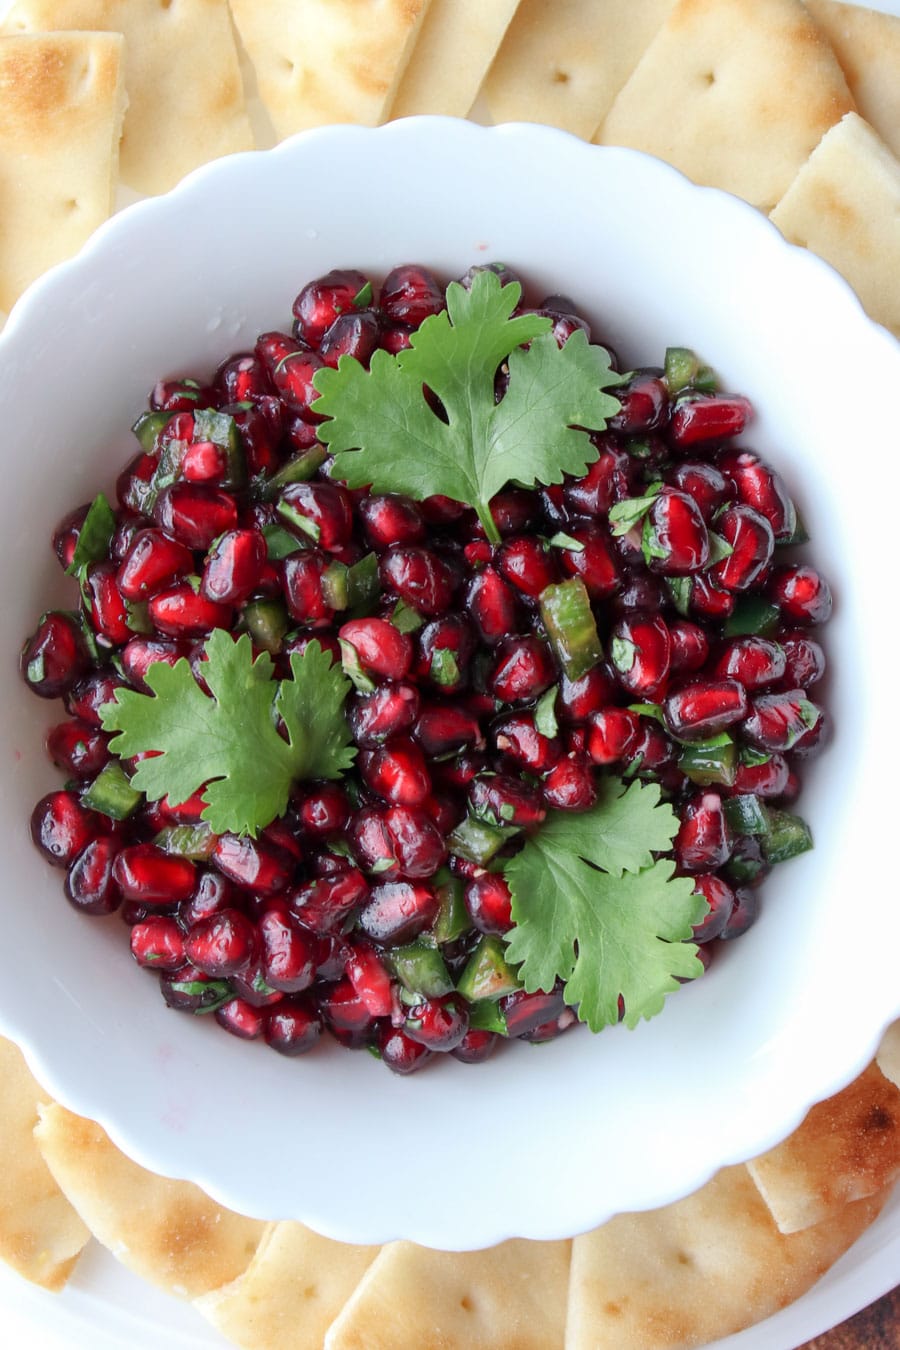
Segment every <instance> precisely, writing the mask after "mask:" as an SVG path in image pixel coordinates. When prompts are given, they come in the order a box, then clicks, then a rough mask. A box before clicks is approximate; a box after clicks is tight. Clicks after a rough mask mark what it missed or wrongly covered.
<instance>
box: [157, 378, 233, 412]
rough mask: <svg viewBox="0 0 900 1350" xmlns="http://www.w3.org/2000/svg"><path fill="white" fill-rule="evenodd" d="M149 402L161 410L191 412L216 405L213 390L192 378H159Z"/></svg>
mask: <svg viewBox="0 0 900 1350" xmlns="http://www.w3.org/2000/svg"><path fill="white" fill-rule="evenodd" d="M149 403H150V407H151V408H153V409H155V410H157V411H160V412H191V411H192V410H193V409H194V408H214V407H215V406H216V404H215V394H214V392H213V390H212V389H209V388H207V387H205V386H203V385H201V384H200V383H199V382H198V381H197V380H192V379H184V380H157V382H156V384H155V385H154V386H153V389H152V390H151V392H150V398H149Z"/></svg>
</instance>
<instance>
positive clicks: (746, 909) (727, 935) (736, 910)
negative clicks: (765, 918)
mask: <svg viewBox="0 0 900 1350" xmlns="http://www.w3.org/2000/svg"><path fill="white" fill-rule="evenodd" d="M759 903H760V902H759V892H758V891H755V890H753V888H752V887H750V886H740V887H739V888H738V889H737V890H736V891H735V893H734V905H733V907H732V910H731V913H730V914H729V916H728V920H727V922H726V924H725V927H724V928H723V929H722V932H721V933H720V934H719V937H720V938H721V940H722V941H723V942H730V941H731V939H732V938H736V937H740V936H741V935H742V934H743V933H746V931H747V929H748V928H750V927H752V925H753V924H754V923H756V920H757V919H758V918H759Z"/></svg>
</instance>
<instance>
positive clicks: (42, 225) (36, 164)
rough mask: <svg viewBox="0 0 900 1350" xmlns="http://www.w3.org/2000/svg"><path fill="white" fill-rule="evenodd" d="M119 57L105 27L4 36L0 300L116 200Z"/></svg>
mask: <svg viewBox="0 0 900 1350" xmlns="http://www.w3.org/2000/svg"><path fill="white" fill-rule="evenodd" d="M121 57H122V39H121V37H119V36H118V35H113V34H109V33H43V34H40V35H37V36H34V37H0V310H8V309H10V308H11V307H12V305H13V304H14V302H15V301H16V300H17V299H18V297H19V296H20V295H21V293H22V291H24V290H25V288H26V287H27V286H28V285H30V283H31V282H32V281H34V279H35V277H38V276H40V274H41V273H42V272H45V271H46V270H47V268H48V267H52V266H53V264H54V263H58V262H62V261H63V259H65V258H68V257H71V255H72V254H73V253H76V252H77V251H78V249H79V248H80V247H81V245H82V244H83V243H84V242H85V240H86V239H87V238H88V236H89V235H90V234H91V233H92V232H93V231H94V230H95V229H96V228H97V226H98V225H99V224H101V222H102V221H104V220H106V218H107V216H108V215H109V214H110V212H111V210H112V205H113V192H114V188H115V183H116V166H117V163H118V156H119V135H120V133H121V129H122V115H123V113H124V110H125V94H124V89H123V85H122V79H121Z"/></svg>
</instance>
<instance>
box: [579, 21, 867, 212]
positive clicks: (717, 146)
mask: <svg viewBox="0 0 900 1350" xmlns="http://www.w3.org/2000/svg"><path fill="white" fill-rule="evenodd" d="M852 108H853V99H852V97H851V95H850V91H849V89H848V88H847V83H846V81H845V79H844V76H843V74H842V73H841V68H840V66H839V65H838V63H837V59H836V58H835V55H834V53H833V52H832V50H831V48H830V46H829V45H828V43H827V41H826V40H825V38H824V37H823V36H822V33H821V31H820V29H819V28H818V26H817V25H816V24H815V23H814V22H813V19H812V18H811V16H810V15H809V14H808V12H807V11H806V10H805V9H804V8H803V5H802V4H801V3H800V0H676V4H675V7H674V9H673V10H672V12H671V13H670V15H669V17H668V19H667V20H666V22H665V23H664V24H663V26H662V28H661V29H660V31H659V32H658V33H657V35H656V37H655V38H654V39H653V41H652V42H651V43H650V46H649V47H648V48H647V50H646V52H645V53H644V55H643V57H642V58H641V60H640V62H639V63H638V66H637V68H636V70H635V72H634V74H633V75H632V76H631V78H630V80H629V81H628V83H627V84H626V85H625V87H624V88H623V89H622V91H621V93H620V94H619V95H618V97H617V99H616V101H615V103H614V104H613V106H612V108H611V109H610V111H609V115H608V117H607V118H606V120H605V122H604V123H603V125H602V127H601V128H600V130H599V132H598V133H597V135H596V136H595V137H594V139H595V140H596V141H598V142H599V143H600V144H603V145H625V146H631V147H632V148H634V149H636V150H644V151H647V152H648V153H649V154H651V155H657V156H659V157H660V158H661V159H665V160H667V161H668V162H669V163H670V164H673V165H674V166H675V168H676V169H680V170H681V171H682V173H685V174H686V175H687V176H688V178H692V179H693V180H694V182H696V183H703V184H706V185H709V186H712V187H719V188H725V189H726V190H727V191H728V192H734V193H736V194H737V196H739V197H743V198H744V199H745V200H746V201H748V202H751V203H752V204H753V205H754V206H758V207H760V208H761V209H762V210H764V211H771V209H772V207H773V206H774V205H775V203H776V202H777V201H778V200H779V199H780V198H781V197H782V196H783V194H784V193H785V192H786V190H787V188H788V185H789V184H790V182H791V180H792V179H793V178H794V176H795V174H796V173H797V170H798V169H799V168H800V166H801V164H802V163H803V162H804V160H805V159H806V158H807V156H808V155H809V153H810V151H811V150H812V149H813V147H814V146H815V145H816V144H817V143H818V141H819V140H820V139H821V137H822V136H823V135H824V133H825V132H826V131H827V130H828V128H829V127H831V126H833V125H834V124H835V122H839V121H840V119H841V118H842V117H843V116H844V114H845V113H846V112H848V111H850V109H852Z"/></svg>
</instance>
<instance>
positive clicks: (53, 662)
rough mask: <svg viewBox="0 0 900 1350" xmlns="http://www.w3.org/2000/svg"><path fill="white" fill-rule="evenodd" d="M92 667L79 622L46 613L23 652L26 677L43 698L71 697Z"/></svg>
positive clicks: (23, 673)
mask: <svg viewBox="0 0 900 1350" xmlns="http://www.w3.org/2000/svg"><path fill="white" fill-rule="evenodd" d="M89 665H90V657H89V656H88V650H87V647H86V646H85V643H84V639H83V637H82V636H81V632H80V630H79V628H78V625H77V623H76V622H75V620H74V619H73V618H72V617H71V615H69V614H62V613H58V612H57V611H51V612H50V613H49V614H45V615H44V617H43V618H42V619H41V621H40V623H39V624H38V626H37V629H36V630H35V632H34V633H33V634H32V636H31V637H30V638H29V639H28V641H27V642H26V643H25V646H24V647H23V649H22V655H21V658H20V663H19V668H20V670H21V673H22V678H23V680H24V681H25V683H26V684H27V685H28V688H29V689H30V690H31V691H32V693H33V694H37V695H38V697H39V698H60V697H61V696H62V695H63V694H67V693H68V692H69V690H70V689H72V687H73V685H75V683H76V682H77V681H78V680H79V679H80V677H81V676H82V675H83V674H84V673H85V671H86V670H87V668H88V666H89Z"/></svg>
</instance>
